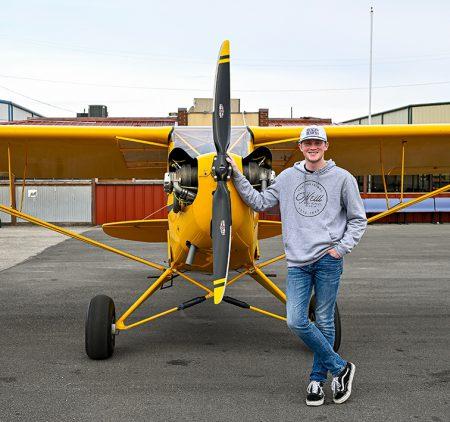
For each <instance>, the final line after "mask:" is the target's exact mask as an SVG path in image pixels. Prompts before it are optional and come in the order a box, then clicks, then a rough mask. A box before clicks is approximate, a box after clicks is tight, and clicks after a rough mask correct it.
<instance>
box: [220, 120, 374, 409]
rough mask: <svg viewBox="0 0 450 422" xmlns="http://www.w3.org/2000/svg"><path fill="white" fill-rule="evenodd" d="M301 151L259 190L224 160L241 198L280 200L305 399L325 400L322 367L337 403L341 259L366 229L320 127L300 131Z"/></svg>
mask: <svg viewBox="0 0 450 422" xmlns="http://www.w3.org/2000/svg"><path fill="white" fill-rule="evenodd" d="M299 148H300V151H301V152H302V153H303V155H304V157H305V160H304V161H301V162H297V163H295V164H294V166H293V167H290V168H288V169H286V170H284V171H282V172H281V173H280V174H279V175H278V176H277V178H276V179H275V181H274V183H273V184H272V185H271V186H269V187H268V188H267V189H266V190H264V191H263V192H261V193H260V192H258V191H257V190H255V189H253V187H252V186H251V185H250V183H249V182H248V181H247V179H246V178H245V177H244V176H243V175H242V173H241V172H240V171H239V169H238V168H237V166H236V164H235V163H234V161H233V160H231V159H229V162H230V164H231V165H232V167H233V182H234V184H235V186H236V189H237V190H238V192H239V194H240V196H241V197H242V199H243V200H244V201H245V202H246V203H247V204H248V206H250V207H251V208H253V209H254V210H255V211H264V210H266V209H268V208H271V207H273V206H275V205H277V204H279V205H280V212H281V221H282V225H283V243H284V248H285V252H286V261H287V266H288V276H287V283H286V295H287V304H286V311H287V324H288V326H289V328H290V329H291V330H292V331H293V332H294V333H295V334H296V335H297V336H298V337H300V338H301V339H302V340H303V342H304V343H305V344H306V345H307V346H308V347H309V348H310V349H311V350H312V351H313V352H314V362H313V367H312V372H311V375H310V384H309V385H308V388H307V398H306V404H307V405H310V406H320V405H321V404H323V402H324V392H323V384H324V382H325V381H326V379H327V375H328V372H331V374H332V376H333V382H332V384H331V388H332V391H333V400H334V402H335V403H343V402H345V401H346V400H347V399H348V398H349V397H350V394H351V391H352V382H353V376H354V374H355V365H354V364H353V363H351V362H348V361H346V360H344V359H343V358H342V357H341V356H339V355H338V354H337V353H336V352H335V351H334V350H333V344H334V335H335V329H334V308H335V303H336V297H337V293H338V288H339V281H340V277H341V274H342V268H343V259H342V257H343V256H344V255H345V254H348V253H349V252H350V251H351V250H352V249H353V248H354V247H355V246H356V244H357V243H358V242H359V240H360V239H361V237H362V235H363V234H364V231H365V229H366V226H367V219H366V214H365V211H364V206H363V203H362V200H361V197H360V195H359V190H358V185H357V183H356V180H355V178H354V177H353V176H352V175H351V174H350V173H349V172H348V171H346V170H344V169H342V168H339V167H337V166H336V164H335V163H334V162H333V160H328V161H325V159H324V153H325V151H326V150H327V149H328V140H327V135H326V133H325V130H324V128H323V127H320V126H308V127H305V128H304V129H303V130H302V133H301V135H300V140H299ZM313 288H314V293H315V296H316V309H315V316H316V321H315V324H312V323H311V322H310V320H309V318H308V307H309V301H310V298H311V293H312V289H313Z"/></svg>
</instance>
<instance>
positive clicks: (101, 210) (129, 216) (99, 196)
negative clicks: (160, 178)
mask: <svg viewBox="0 0 450 422" xmlns="http://www.w3.org/2000/svg"><path fill="white" fill-rule="evenodd" d="M166 203H167V195H166V193H165V192H164V189H163V186H162V184H161V182H159V183H158V184H97V185H96V188H95V224H104V223H112V222H115V221H127V220H141V219H143V218H145V217H148V216H149V215H151V214H153V215H152V216H151V218H167V209H166ZM158 210H159V211H158ZM155 211H158V212H155Z"/></svg>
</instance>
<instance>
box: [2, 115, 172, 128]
mask: <svg viewBox="0 0 450 422" xmlns="http://www.w3.org/2000/svg"><path fill="white" fill-rule="evenodd" d="M176 121H177V118H176V117H49V118H37V119H35V118H32V119H27V120H15V121H12V122H4V123H3V122H1V123H0V124H13V125H52V126H62V125H64V126H174V125H175V123H176Z"/></svg>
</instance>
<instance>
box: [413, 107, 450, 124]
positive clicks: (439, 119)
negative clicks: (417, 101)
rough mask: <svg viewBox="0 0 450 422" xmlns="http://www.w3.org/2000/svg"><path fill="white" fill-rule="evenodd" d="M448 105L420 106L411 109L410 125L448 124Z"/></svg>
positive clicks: (449, 116) (449, 111) (449, 110)
mask: <svg viewBox="0 0 450 422" xmlns="http://www.w3.org/2000/svg"><path fill="white" fill-rule="evenodd" d="M448 122H450V104H441V105H431V106H421V107H413V108H412V123H415V124H420V123H448Z"/></svg>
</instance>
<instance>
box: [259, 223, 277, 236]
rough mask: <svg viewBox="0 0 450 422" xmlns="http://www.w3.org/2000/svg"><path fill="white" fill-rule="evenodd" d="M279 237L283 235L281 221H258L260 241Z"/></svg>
mask: <svg viewBox="0 0 450 422" xmlns="http://www.w3.org/2000/svg"><path fill="white" fill-rule="evenodd" d="M279 235H281V221H272V220H259V221H258V239H259V240H261V239H267V238H269V237H274V236H279Z"/></svg>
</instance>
